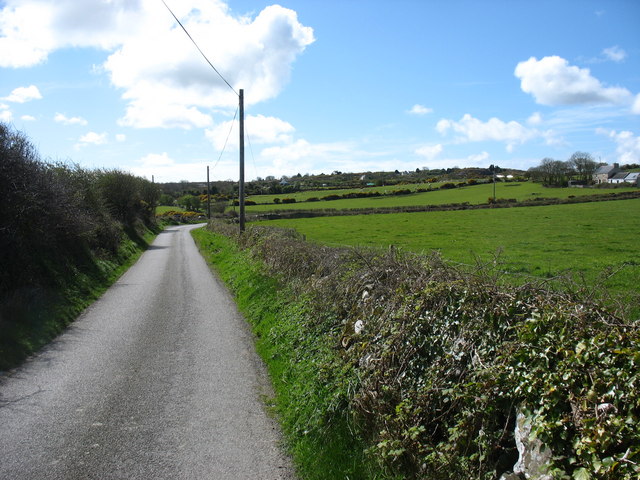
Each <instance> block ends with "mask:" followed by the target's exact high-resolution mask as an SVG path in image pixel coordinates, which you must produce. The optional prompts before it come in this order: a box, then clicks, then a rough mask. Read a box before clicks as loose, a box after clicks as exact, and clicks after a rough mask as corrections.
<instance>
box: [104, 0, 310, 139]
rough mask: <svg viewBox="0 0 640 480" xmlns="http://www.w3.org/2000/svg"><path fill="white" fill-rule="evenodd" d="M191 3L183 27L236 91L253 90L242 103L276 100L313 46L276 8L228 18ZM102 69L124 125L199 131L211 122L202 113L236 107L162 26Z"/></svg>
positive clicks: (182, 41) (176, 31)
mask: <svg viewBox="0 0 640 480" xmlns="http://www.w3.org/2000/svg"><path fill="white" fill-rule="evenodd" d="M191 4H197V5H198V7H199V9H197V10H196V9H194V10H190V9H185V8H182V6H181V10H183V13H182V21H183V23H184V26H185V27H186V28H187V30H188V31H189V32H190V34H191V35H192V37H193V38H194V39H196V41H197V42H198V43H199V45H200V46H201V48H202V50H203V51H204V52H205V54H206V55H207V57H208V58H209V59H210V60H211V61H212V62H213V63H214V65H215V66H216V68H217V70H218V71H220V72H221V73H222V74H223V76H224V77H225V78H226V80H227V81H228V82H229V83H230V84H231V85H232V86H233V87H234V88H235V89H236V90H239V89H240V88H243V87H249V86H250V87H251V88H250V90H248V91H247V92H246V95H245V104H246V105H251V104H254V103H257V102H260V101H263V100H266V99H269V98H273V97H275V96H276V95H278V94H279V93H280V91H281V90H282V88H283V87H284V85H285V84H286V83H287V82H288V80H289V76H290V71H291V64H292V63H293V61H294V60H295V58H296V56H297V55H299V54H300V53H301V52H302V51H303V50H304V49H305V47H306V46H307V45H309V44H310V43H312V42H313V40H314V38H313V31H312V30H311V29H310V28H309V27H304V26H303V25H301V24H300V23H299V22H298V19H297V15H296V13H295V12H294V11H292V10H289V9H285V8H283V7H280V6H277V5H273V6H270V7H267V8H265V9H264V10H263V11H262V12H260V14H259V15H258V16H257V17H256V18H255V19H250V18H236V17H233V16H231V15H230V14H229V13H228V12H227V7H226V5H225V4H223V3H221V2H213V3H211V2H201V1H196V0H192V2H191ZM164 14H165V16H166V15H168V12H164ZM176 14H177V15H180V13H178V12H176ZM104 68H105V70H106V71H107V72H108V73H109V75H110V77H111V81H112V83H113V84H114V85H115V86H116V87H119V88H122V89H123V90H124V91H125V93H124V95H123V97H124V98H125V99H126V100H128V101H129V107H128V109H127V113H126V115H125V117H124V119H123V124H124V125H129V126H134V127H148V126H167V127H176V126H177V127H183V128H189V127H190V126H194V127H200V128H201V127H206V126H210V125H211V123H212V121H211V118H210V116H209V115H207V114H205V113H203V112H202V109H211V108H216V107H227V108H229V107H231V108H233V107H235V106H236V105H237V103H238V98H237V97H236V96H235V94H234V93H233V92H232V91H231V90H230V89H229V88H228V86H227V85H226V84H225V83H224V82H223V81H222V80H221V79H220V78H219V77H218V75H217V74H216V73H215V72H214V71H213V70H212V69H211V68H210V67H209V65H207V64H206V62H205V61H204V59H203V58H202V57H201V56H200V55H199V54H198V53H197V51H196V50H195V48H194V46H193V44H192V43H191V42H190V41H189V39H188V38H187V37H186V36H185V34H184V32H183V31H182V29H181V28H180V27H179V26H177V25H174V24H173V23H172V22H167V21H166V20H160V21H159V23H158V25H157V26H150V27H149V29H148V31H147V32H145V34H144V35H142V34H141V35H139V36H136V37H133V38H130V39H128V40H127V41H126V42H125V43H124V44H123V45H122V47H121V48H119V49H118V50H117V51H116V52H114V53H113V54H112V55H110V56H109V58H108V59H107V61H106V62H105V64H104ZM163 112H166V113H163Z"/></svg>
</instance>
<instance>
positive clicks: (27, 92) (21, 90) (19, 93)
mask: <svg viewBox="0 0 640 480" xmlns="http://www.w3.org/2000/svg"><path fill="white" fill-rule="evenodd" d="M41 98H42V94H41V93H40V90H38V87H36V86H35V85H30V86H28V87H18V88H15V89H14V90H13V91H12V92H11V93H10V94H9V95H8V96H6V97H4V98H2V99H1V100H4V101H5V102H13V103H26V102H29V101H31V100H40V99H41Z"/></svg>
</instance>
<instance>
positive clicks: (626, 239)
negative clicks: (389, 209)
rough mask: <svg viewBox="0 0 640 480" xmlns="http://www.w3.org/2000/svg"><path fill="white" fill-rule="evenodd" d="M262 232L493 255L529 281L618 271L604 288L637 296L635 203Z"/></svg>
mask: <svg viewBox="0 0 640 480" xmlns="http://www.w3.org/2000/svg"><path fill="white" fill-rule="evenodd" d="M501 186H503V185H501ZM473 188H479V187H471V188H470V190H472V189H473ZM539 188H540V187H538V189H539ZM514 190H515V188H514ZM575 191H576V192H577V191H578V189H576V190H575ZM572 192H573V190H572ZM578 193H579V192H578ZM269 225H276V226H281V227H289V228H294V229H296V230H297V231H299V232H300V233H302V234H304V235H306V236H307V238H308V239H309V240H312V241H317V242H320V243H325V244H329V245H353V246H371V247H383V248H387V247H388V246H389V245H395V246H397V247H400V248H403V249H407V250H410V251H415V252H421V253H428V252H431V251H433V250H437V251H439V252H441V253H442V255H443V256H444V258H446V259H449V260H452V261H455V262H461V263H466V264H472V263H474V262H475V259H476V258H479V259H481V260H484V261H487V260H491V259H492V258H493V257H494V256H495V255H496V253H497V252H500V256H499V262H501V263H502V264H503V269H504V270H506V271H508V272H512V273H519V274H526V275H533V276H537V277H553V276H556V275H559V274H566V273H574V274H577V275H584V277H585V279H586V280H587V281H588V282H589V283H593V282H595V281H596V280H597V279H598V276H599V275H600V274H601V272H603V271H604V270H605V269H607V268H614V269H620V271H619V272H618V273H616V275H614V276H613V277H612V278H610V279H609V280H607V281H606V283H605V285H606V287H607V288H608V289H610V290H611V291H612V292H614V293H623V294H626V293H635V294H640V257H639V256H638V240H639V238H638V237H639V234H640V199H633V200H619V201H611V202H596V203H582V204H572V205H553V206H541V207H523V208H517V207H514V208H507V209H486V210H473V211H470V210H464V211H453V212H425V213H398V214H386V215H355V216H344V217H339V216H337V217H320V218H306V219H296V220H275V221H272V222H269Z"/></svg>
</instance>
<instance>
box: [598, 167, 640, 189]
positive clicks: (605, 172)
mask: <svg viewBox="0 0 640 480" xmlns="http://www.w3.org/2000/svg"><path fill="white" fill-rule="evenodd" d="M593 181H594V183H630V184H631V185H636V186H640V172H631V173H629V172H624V171H622V170H621V169H620V165H619V164H617V163H614V164H613V165H603V166H602V167H599V168H598V169H597V170H596V172H595V173H594V174H593Z"/></svg>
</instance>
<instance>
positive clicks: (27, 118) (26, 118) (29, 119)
mask: <svg viewBox="0 0 640 480" xmlns="http://www.w3.org/2000/svg"><path fill="white" fill-rule="evenodd" d="M20 120H22V121H24V122H35V120H36V117H34V116H33V115H22V116H21V117H20Z"/></svg>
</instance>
